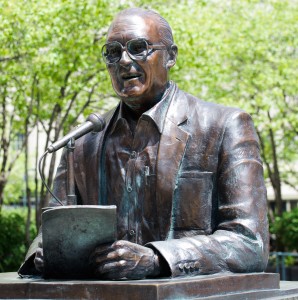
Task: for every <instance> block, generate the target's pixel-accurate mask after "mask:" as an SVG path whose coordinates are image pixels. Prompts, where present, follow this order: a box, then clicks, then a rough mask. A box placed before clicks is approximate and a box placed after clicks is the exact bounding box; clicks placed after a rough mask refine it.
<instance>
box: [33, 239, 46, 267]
mask: <svg viewBox="0 0 298 300" xmlns="http://www.w3.org/2000/svg"><path fill="white" fill-rule="evenodd" d="M34 265H35V268H36V270H37V271H39V272H41V273H43V270H44V260H43V248H42V241H40V242H39V243H38V248H37V250H36V254H35V258H34Z"/></svg>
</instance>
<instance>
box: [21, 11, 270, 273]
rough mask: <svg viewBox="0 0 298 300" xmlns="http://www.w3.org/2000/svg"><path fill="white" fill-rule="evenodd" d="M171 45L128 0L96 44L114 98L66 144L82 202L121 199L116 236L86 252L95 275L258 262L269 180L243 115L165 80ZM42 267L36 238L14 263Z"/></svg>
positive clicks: (60, 178) (60, 173)
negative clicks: (102, 123)
mask: <svg viewBox="0 0 298 300" xmlns="http://www.w3.org/2000/svg"><path fill="white" fill-rule="evenodd" d="M177 53H178V48H177V46H176V45H175V44H174V41H173V36H172V31H171V28H170V26H169V24H168V23H167V22H166V21H165V20H164V19H163V18H162V17H161V16H160V15H159V14H157V13H155V12H153V11H150V10H144V9H140V8H133V9H127V10H124V11H122V12H120V13H119V14H118V15H117V16H116V18H115V19H114V21H113V22H112V24H111V26H110V28H109V31H108V34H107V40H106V44H105V45H104V47H103V49H102V54H103V57H104V60H105V62H106V65H107V69H108V72H109V74H110V77H111V81H112V85H113V88H114V90H115V92H116V94H117V95H118V97H119V98H120V103H119V105H118V106H117V107H116V108H115V109H113V110H112V111H110V112H108V113H107V114H106V115H105V120H106V124H107V125H106V127H105V129H104V130H103V131H102V132H99V133H96V134H94V133H89V134H87V135H85V136H83V137H81V138H80V139H78V140H77V142H76V148H75V150H74V153H73V155H74V171H75V189H76V191H77V197H78V204H82V205H116V206H117V222H118V225H117V241H116V242H114V243H110V244H104V245H98V246H97V247H96V248H95V249H94V250H93V251H91V252H92V253H90V264H91V265H92V276H94V277H96V278H100V279H123V278H124V279H125V278H126V279H142V278H145V277H162V276H172V277H177V276H193V275H203V274H214V273H220V272H234V273H248V272H262V271H263V270H264V269H265V267H266V264H267V259H268V224H267V210H266V188H265V185H264V179H263V167H262V161H261V158H260V149H259V142H258V137H257V134H256V132H255V129H254V125H253V122H252V120H251V117H250V116H249V115H248V114H247V113H245V112H244V111H242V110H240V109H237V108H231V107H224V106H221V105H217V104H213V103H208V102H204V101H202V100H200V99H197V98H196V97H194V96H192V95H190V94H187V93H186V92H184V91H182V90H180V89H179V88H178V86H177V85H176V84H175V83H174V82H172V81H170V80H169V71H170V69H171V68H172V67H173V66H174V65H175V62H176V58H177ZM66 165H67V162H66V157H65V156H63V157H62V160H61V163H60V166H59V168H58V170H57V176H56V179H55V183H54V193H55V194H56V195H57V196H58V197H59V198H60V199H66V190H67V189H66V184H67V167H66ZM51 205H53V206H54V205H57V203H56V202H55V201H52V203H51ZM40 239H41V237H39V240H40ZM69 251H73V249H69ZM43 266H44V265H43V250H42V244H41V243H40V242H39V246H38V239H37V240H36V241H35V242H34V243H33V245H32V247H31V249H30V251H29V253H28V255H27V258H26V261H25V263H24V264H23V265H22V267H21V269H20V271H19V273H20V274H32V273H42V272H43ZM70 277H71V274H70Z"/></svg>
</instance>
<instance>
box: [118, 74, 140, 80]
mask: <svg viewBox="0 0 298 300" xmlns="http://www.w3.org/2000/svg"><path fill="white" fill-rule="evenodd" d="M139 77H141V74H140V73H123V74H121V78H122V79H123V80H131V79H136V78H139Z"/></svg>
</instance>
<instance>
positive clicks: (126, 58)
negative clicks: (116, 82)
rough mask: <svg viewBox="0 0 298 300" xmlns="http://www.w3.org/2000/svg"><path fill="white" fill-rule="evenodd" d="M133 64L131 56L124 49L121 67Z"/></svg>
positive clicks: (120, 61) (120, 62)
mask: <svg viewBox="0 0 298 300" xmlns="http://www.w3.org/2000/svg"><path fill="white" fill-rule="evenodd" d="M131 63H132V59H131V58H130V56H129V55H128V54H127V51H126V50H124V49H123V51H122V55H121V58H120V60H119V64H120V65H129V64H131Z"/></svg>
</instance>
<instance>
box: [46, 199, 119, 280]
mask: <svg viewBox="0 0 298 300" xmlns="http://www.w3.org/2000/svg"><path fill="white" fill-rule="evenodd" d="M42 237H43V251H44V269H45V274H44V276H45V277H46V278H69V279H71V278H90V277H92V268H91V266H90V264H89V256H90V254H91V253H92V252H93V251H94V249H95V248H96V247H97V246H98V245H100V244H104V243H109V242H113V241H115V240H116V206H114V205H111V206H102V205H72V206H59V207H53V208H49V209H48V210H46V211H45V212H43V214H42Z"/></svg>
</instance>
